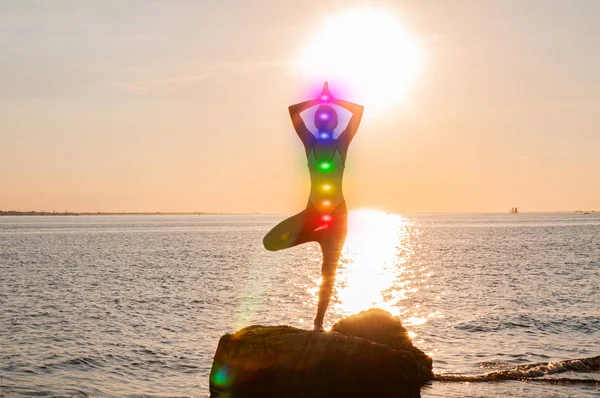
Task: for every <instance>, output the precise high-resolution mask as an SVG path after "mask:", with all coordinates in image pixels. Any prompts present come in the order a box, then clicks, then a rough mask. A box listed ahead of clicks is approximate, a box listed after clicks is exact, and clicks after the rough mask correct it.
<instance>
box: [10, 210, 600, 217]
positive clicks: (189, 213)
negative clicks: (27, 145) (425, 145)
mask: <svg viewBox="0 0 600 398" xmlns="http://www.w3.org/2000/svg"><path fill="white" fill-rule="evenodd" d="M573 213H578V214H592V213H594V214H595V213H600V212H596V211H595V210H570V211H525V212H520V213H519V214H573ZM284 214H287V213H259V212H254V213H225V212H220V213H214V212H202V211H199V212H196V211H186V212H158V211H157V212H101V211H99V212H70V211H66V212H65V211H63V212H55V211H17V210H0V216H192V215H200V216H202V215H207V216H215V215H216V216H218V215H222V216H227V215H233V216H241V215H262V216H280V215H284ZM388 214H403V215H469V214H471V215H475V214H489V215H502V214H506V215H510V216H513V217H518V216H519V214H509V213H508V212H454V213H438V212H421V213H410V212H407V213H394V212H388Z"/></svg>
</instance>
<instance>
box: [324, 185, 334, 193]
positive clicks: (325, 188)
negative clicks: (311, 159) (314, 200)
mask: <svg viewBox="0 0 600 398" xmlns="http://www.w3.org/2000/svg"><path fill="white" fill-rule="evenodd" d="M321 189H322V190H323V191H325V192H329V191H331V189H332V187H331V185H330V184H323V185H321Z"/></svg>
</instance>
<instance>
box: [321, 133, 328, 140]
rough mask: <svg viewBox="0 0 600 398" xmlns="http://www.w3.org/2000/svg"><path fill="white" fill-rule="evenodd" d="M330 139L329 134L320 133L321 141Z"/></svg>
mask: <svg viewBox="0 0 600 398" xmlns="http://www.w3.org/2000/svg"><path fill="white" fill-rule="evenodd" d="M329 137H330V135H329V133H319V138H321V139H324V140H326V139H328V138H329Z"/></svg>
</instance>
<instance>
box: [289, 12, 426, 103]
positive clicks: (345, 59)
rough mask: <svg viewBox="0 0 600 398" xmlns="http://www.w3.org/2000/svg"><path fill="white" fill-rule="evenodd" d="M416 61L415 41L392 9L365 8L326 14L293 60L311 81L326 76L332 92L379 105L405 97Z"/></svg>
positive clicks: (417, 54) (357, 100)
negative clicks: (318, 27) (310, 38)
mask: <svg viewBox="0 0 600 398" xmlns="http://www.w3.org/2000/svg"><path fill="white" fill-rule="evenodd" d="M420 61H421V51H420V48H419V46H418V43H417V41H416V40H415V39H414V38H413V37H411V36H410V34H409V33H408V32H407V31H406V30H405V29H404V28H403V26H402V24H401V22H400V21H399V20H398V19H397V18H396V17H395V16H394V15H393V14H392V13H390V12H387V11H382V10H377V9H372V8H365V9H357V10H353V11H348V12H344V13H341V14H337V15H334V16H331V17H329V18H328V19H327V20H326V21H325V23H324V25H323V26H322V28H321V29H320V30H318V31H317V33H316V34H315V36H314V37H313V38H312V40H311V41H310V42H309V43H308V45H307V46H306V47H305V48H304V49H303V51H302V52H301V54H300V56H299V58H298V60H297V62H296V64H295V65H296V67H297V71H298V72H299V73H300V74H302V75H304V76H306V77H307V78H309V79H310V80H311V82H315V83H314V84H317V83H320V84H322V82H323V81H329V82H330V84H331V87H332V93H333V95H334V96H338V97H344V96H347V97H349V99H351V100H353V101H355V102H358V103H361V104H363V105H365V106H366V107H370V108H371V110H376V111H378V110H381V109H383V108H387V107H389V106H391V105H393V104H397V103H399V102H401V101H402V100H403V99H404V98H405V96H406V94H407V91H408V89H409V87H410V85H411V84H412V83H413V82H414V80H415V77H416V74H417V72H418V69H419V66H420Z"/></svg>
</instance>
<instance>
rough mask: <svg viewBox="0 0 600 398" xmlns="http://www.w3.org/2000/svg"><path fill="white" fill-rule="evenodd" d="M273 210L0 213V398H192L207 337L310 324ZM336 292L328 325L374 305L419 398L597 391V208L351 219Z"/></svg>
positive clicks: (376, 214) (314, 265) (205, 387)
mask: <svg viewBox="0 0 600 398" xmlns="http://www.w3.org/2000/svg"><path fill="white" fill-rule="evenodd" d="M284 218H285V216H284V215H279V216H277V215H207V214H202V215H201V214H195V215H143V216H142V215H120V216H102V215H97V216H83V215H81V216H3V217H0V396H2V397H132V398H133V397H152V398H167V397H208V396H209V374H210V369H211V364H212V359H213V355H214V353H215V349H216V347H217V343H218V341H219V338H220V337H221V336H222V335H223V334H226V333H231V332H234V331H236V330H238V329H240V328H242V327H244V326H248V325H252V324H262V325H292V326H295V327H299V328H306V329H310V328H311V327H312V320H313V317H314V315H315V312H316V303H317V292H318V287H319V283H320V261H321V257H320V256H321V255H320V252H319V247H318V245H317V244H314V243H311V244H305V245H302V246H297V247H294V248H291V249H288V250H284V251H279V252H268V251H266V250H265V249H264V248H263V247H262V237H263V236H264V235H265V233H266V232H267V231H268V230H269V229H270V228H271V227H273V226H274V225H275V224H276V223H278V222H279V221H281V220H283V219H284ZM335 289H336V290H335V294H334V296H333V298H332V302H331V305H330V308H329V311H328V314H327V317H326V324H325V326H326V327H331V326H332V325H333V323H335V322H336V321H338V320H339V319H341V318H343V317H345V316H348V315H351V314H355V313H358V312H360V311H362V310H365V309H368V308H373V307H376V308H383V309H385V310H387V311H389V312H391V313H392V314H393V315H395V316H398V317H399V318H400V320H401V321H402V323H403V324H404V325H405V327H406V328H407V329H408V330H409V333H410V336H411V338H412V340H413V343H414V345H416V346H417V347H419V348H420V349H421V350H423V351H424V352H426V353H428V354H429V355H431V356H432V357H433V366H434V369H433V370H434V373H435V375H436V379H435V380H433V381H431V382H429V383H427V384H426V385H424V386H423V387H422V388H421V396H422V397H423V398H429V397H535V398H542V397H543V398H546V397H598V396H599V395H600V383H599V382H598V380H600V372H599V370H598V364H597V363H598V362H597V358H596V359H595V360H594V357H597V356H599V355H600V213H590V214H584V213H570V214H524V213H520V214H476V215H471V214H470V215H439V214H436V215H402V214H388V213H385V212H380V211H376V210H368V209H363V210H356V211H352V212H351V213H350V218H349V234H348V239H347V241H346V245H345V247H344V253H343V257H342V260H341V263H340V266H339V268H338V272H337V281H336V287H335ZM498 375H503V376H502V377H498Z"/></svg>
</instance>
